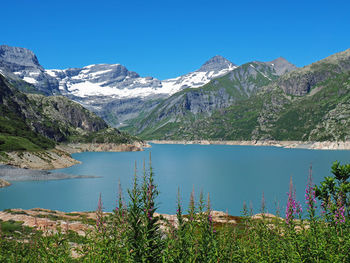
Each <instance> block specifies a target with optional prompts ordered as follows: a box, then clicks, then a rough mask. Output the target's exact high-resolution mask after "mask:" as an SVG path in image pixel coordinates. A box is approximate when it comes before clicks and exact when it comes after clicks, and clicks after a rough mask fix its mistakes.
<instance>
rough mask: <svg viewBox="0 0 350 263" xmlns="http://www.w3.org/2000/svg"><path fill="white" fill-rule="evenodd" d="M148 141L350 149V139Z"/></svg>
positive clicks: (154, 142) (156, 141)
mask: <svg viewBox="0 0 350 263" xmlns="http://www.w3.org/2000/svg"><path fill="white" fill-rule="evenodd" d="M147 143H153V144H183V145H191V144H195V145H232V146H274V147H282V148H292V149H308V150H350V141H346V142H343V141H338V142H337V141H324V142H311V141H272V140H264V141H257V140H253V141H212V140H193V141H185V140H179V141H176V140H149V141H147Z"/></svg>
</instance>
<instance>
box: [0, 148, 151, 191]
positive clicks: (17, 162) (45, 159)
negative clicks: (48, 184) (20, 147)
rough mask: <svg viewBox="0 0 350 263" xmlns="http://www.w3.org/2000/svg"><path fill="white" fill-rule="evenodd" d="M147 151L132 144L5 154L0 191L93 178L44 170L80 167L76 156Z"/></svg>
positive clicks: (0, 162)
mask: <svg viewBox="0 0 350 263" xmlns="http://www.w3.org/2000/svg"><path fill="white" fill-rule="evenodd" d="M146 147H150V146H149V145H148V144H147V143H144V142H135V143H133V144H113V143H108V144H61V145H58V146H56V148H55V149H51V150H46V151H38V152H7V153H2V154H1V155H0V188H2V187H6V186H9V185H11V184H10V183H9V182H8V181H33V180H35V181H37V180H62V179H73V178H94V176H81V175H71V174H63V173H52V172H49V171H46V170H52V169H61V168H66V167H70V166H72V165H75V164H78V163H80V162H79V161H77V160H75V159H73V158H72V157H71V154H72V153H79V152H87V151H89V152H127V151H131V152H135V151H143V148H146Z"/></svg>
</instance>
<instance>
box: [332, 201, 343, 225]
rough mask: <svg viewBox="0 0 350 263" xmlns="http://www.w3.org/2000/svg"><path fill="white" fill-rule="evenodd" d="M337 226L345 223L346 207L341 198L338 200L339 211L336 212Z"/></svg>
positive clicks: (335, 220)
mask: <svg viewBox="0 0 350 263" xmlns="http://www.w3.org/2000/svg"><path fill="white" fill-rule="evenodd" d="M334 222H335V224H341V223H344V222H345V206H344V204H343V200H342V198H341V197H339V198H338V202H337V210H335V212H334Z"/></svg>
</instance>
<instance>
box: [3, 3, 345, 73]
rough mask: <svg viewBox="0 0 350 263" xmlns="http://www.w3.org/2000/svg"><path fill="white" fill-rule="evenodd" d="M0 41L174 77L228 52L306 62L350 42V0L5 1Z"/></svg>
mask: <svg viewBox="0 0 350 263" xmlns="http://www.w3.org/2000/svg"><path fill="white" fill-rule="evenodd" d="M0 8H1V14H0V22H1V31H0V32H1V33H0V44H7V45H11V46H20V47H25V48H28V49H31V50H33V51H34V53H35V54H36V55H37V57H38V59H39V62H40V63H41V64H42V65H43V66H44V67H45V68H47V69H50V68H59V69H64V68H69V67H83V66H85V65H89V64H97V63H120V64H123V65H125V66H126V67H127V68H128V69H129V70H132V71H136V72H137V73H139V74H140V75H141V76H153V77H156V78H159V79H165V78H170V77H176V76H179V75H182V74H185V73H188V72H190V71H193V70H195V69H198V68H199V67H200V66H201V64H203V63H204V62H205V61H206V60H208V59H209V58H210V57H212V56H215V55H222V56H224V57H226V58H227V59H229V60H230V61H232V62H233V63H235V64H238V65H240V64H243V63H245V62H249V61H252V60H260V61H270V60H273V59H275V58H277V57H279V56H282V57H285V58H286V59H287V60H289V61H290V62H292V63H294V64H295V65H297V66H299V67H300V66H304V65H307V64H310V63H312V62H315V61H317V60H319V59H322V58H324V57H327V56H329V55H331V54H333V53H335V52H339V51H343V50H345V49H347V48H350V1H348V0H342V1H339V0H326V1H325V0H317V1H314V0H292V1H288V0H284V1H283V0H280V1H272V0H248V1H244V0H240V1H235V0H211V1H207V0H198V1H197V0H196V1H194V0H192V1H191V0H187V1H183V0H173V1H168V0H159V1H158V0H142V1H132V0H129V1H128V0H123V1H120V0H99V1H97V0H96V1H89V0H85V1H80V0H59V1H57V0H55V1H54V0H41V1H39V0H1V3H0Z"/></svg>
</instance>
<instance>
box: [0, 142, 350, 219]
mask: <svg viewBox="0 0 350 263" xmlns="http://www.w3.org/2000/svg"><path fill="white" fill-rule="evenodd" d="M149 152H151V153H152V166H153V169H154V171H155V181H156V183H157V185H158V187H159V191H160V195H159V197H158V199H157V201H158V207H159V209H158V212H161V213H175V212H176V195H177V190H178V187H180V191H181V196H182V203H183V206H184V208H185V209H187V205H188V200H189V196H190V193H191V191H192V188H193V187H194V189H195V193H196V198H197V200H198V196H199V192H200V191H201V190H202V191H203V193H204V195H205V197H206V195H207V193H210V198H211V203H212V208H213V209H214V210H221V211H228V212H229V213H230V214H233V215H240V214H241V211H242V206H243V202H244V201H246V202H247V204H248V206H249V204H250V203H251V204H252V207H253V210H254V213H258V212H259V211H260V206H261V196H262V193H264V196H265V199H266V206H267V209H268V211H269V212H272V213H274V212H275V208H276V203H277V202H279V203H280V208H281V211H283V210H284V208H285V203H286V199H287V194H286V193H287V191H288V187H289V180H290V177H291V176H292V178H293V183H294V185H295V187H296V195H297V199H298V200H299V201H301V203H302V204H304V191H305V186H306V181H307V175H308V170H309V167H310V164H312V167H313V177H314V182H315V183H316V184H318V183H319V182H320V181H321V180H322V179H323V177H324V176H329V175H331V173H330V170H331V165H332V162H333V161H335V160H338V161H340V162H341V163H350V151H324V150H305V149H284V148H278V147H262V146H261V147H260V146H259V147H254V146H225V145H160V144H153V145H152V148H148V149H145V151H143V152H121V153H111V152H108V153H107V152H102V153H101V152H85V153H79V154H73V157H74V158H75V159H77V160H79V161H81V162H82V164H78V165H75V166H72V167H69V168H65V169H60V170H56V171H58V172H64V173H69V174H78V175H95V176H102V177H101V178H93V179H91V178H90V179H69V180H60V181H31V182H14V184H13V185H12V186H10V187H7V188H4V189H0V209H1V210H3V209H5V208H23V209H29V208H34V207H41V208H47V209H54V210H56V209H57V210H62V211H67V212H69V211H92V210H96V207H97V201H98V196H99V193H101V194H102V198H103V206H104V208H105V210H106V211H111V210H112V209H114V207H115V203H116V196H117V189H118V180H120V182H121V184H122V187H123V190H124V195H125V196H126V189H127V188H128V187H130V185H131V181H132V177H133V174H134V164H135V161H136V162H137V166H138V170H139V171H140V173H139V175H140V176H141V171H142V163H143V160H144V159H145V160H146V163H147V164H148V158H149ZM147 166H148V165H147ZM197 200H196V201H197Z"/></svg>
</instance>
